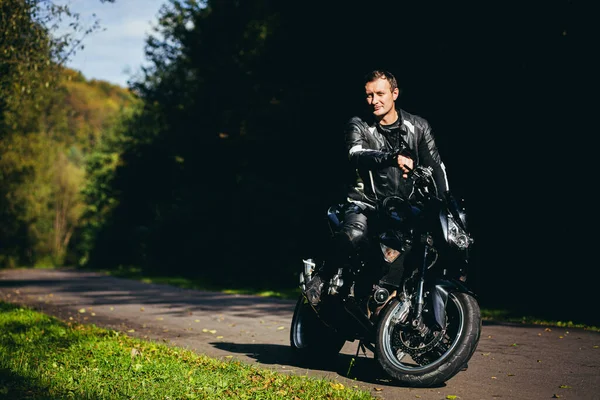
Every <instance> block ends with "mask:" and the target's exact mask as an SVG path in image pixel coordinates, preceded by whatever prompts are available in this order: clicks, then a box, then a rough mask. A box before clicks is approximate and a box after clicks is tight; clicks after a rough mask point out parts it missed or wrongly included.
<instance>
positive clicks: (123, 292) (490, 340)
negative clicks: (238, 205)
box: [0, 269, 600, 400]
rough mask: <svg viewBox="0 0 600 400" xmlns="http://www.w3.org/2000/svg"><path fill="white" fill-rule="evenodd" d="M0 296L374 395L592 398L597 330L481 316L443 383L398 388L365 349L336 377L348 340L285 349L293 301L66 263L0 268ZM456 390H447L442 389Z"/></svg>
mask: <svg viewBox="0 0 600 400" xmlns="http://www.w3.org/2000/svg"><path fill="white" fill-rule="evenodd" d="M0 300H2V301H7V302H12V303H18V304H23V305H27V306H30V307H33V308H35V309H37V310H39V311H41V312H44V313H46V314H50V315H54V316H57V317H59V318H61V319H64V320H69V319H70V318H72V319H74V320H76V321H79V322H82V323H93V324H95V325H97V326H101V327H105V328H109V329H114V330H118V331H123V332H126V333H127V334H128V335H130V336H136V337H140V338H144V339H148V340H156V341H161V342H164V343H168V344H170V345H175V346H180V347H184V348H188V349H190V350H194V351H196V352H198V353H204V354H207V355H209V356H212V357H215V358H220V359H223V360H232V359H237V360H240V361H242V362H247V363H250V364H254V365H257V366H260V367H263V368H271V369H274V370H277V371H279V372H282V373H289V374H298V375H310V376H319V377H326V378H328V379H332V380H335V381H338V382H341V383H342V384H344V385H345V386H349V387H358V388H361V389H365V390H368V391H370V392H371V393H373V395H374V396H377V397H379V398H382V399H422V400H438V399H451V398H457V399H460V400H467V399H469V400H470V399H527V400H531V399H550V398H560V399H586V400H588V399H600V333H597V332H590V331H585V330H582V329H566V328H556V327H543V326H525V325H518V324H495V323H491V322H484V325H483V332H482V336H481V340H480V342H479V346H478V348H477V350H476V352H475V354H474V355H473V358H472V359H471V361H470V362H469V368H468V369H467V370H466V371H463V372H460V373H459V374H458V375H456V376H455V377H454V378H452V379H450V380H449V381H448V382H446V384H445V385H443V386H441V387H437V388H428V389H415V388H406V387H401V386H398V385H396V384H394V382H392V381H390V380H389V379H387V378H386V376H384V375H383V374H382V373H381V372H380V370H379V369H378V368H377V365H376V362H375V360H374V359H373V355H372V354H371V353H370V352H368V351H367V354H366V355H364V354H363V355H362V356H360V357H359V358H358V359H357V362H356V364H355V365H354V367H352V369H351V370H350V375H349V376H346V375H347V373H348V369H349V366H350V361H351V358H352V357H353V356H354V355H355V354H356V349H357V344H358V343H357V342H347V343H346V345H345V346H344V348H343V349H342V352H341V354H340V355H339V356H338V358H337V359H336V360H335V361H334V362H333V363H332V364H330V365H329V366H323V367H322V369H307V368H305V367H303V366H300V365H298V364H296V363H295V362H294V360H293V358H292V355H291V351H290V347H289V332H290V331H289V327H290V322H291V318H292V313H293V310H294V305H295V302H294V301H289V300H280V299H269V298H261V297H256V296H243V295H227V294H222V293H214V292H203V291H196V290H186V289H179V288H174V287H171V286H166V285H158V284H147V283H141V282H137V281H132V280H127V279H119V278H113V277H109V276H104V275H102V274H97V273H90V272H79V271H72V270H40V269H37V270H31V269H16V270H0ZM452 396H456V397H452Z"/></svg>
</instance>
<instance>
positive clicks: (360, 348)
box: [356, 340, 368, 358]
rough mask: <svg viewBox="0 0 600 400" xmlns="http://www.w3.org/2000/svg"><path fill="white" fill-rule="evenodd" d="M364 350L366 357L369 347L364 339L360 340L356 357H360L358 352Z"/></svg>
mask: <svg viewBox="0 0 600 400" xmlns="http://www.w3.org/2000/svg"><path fill="white" fill-rule="evenodd" d="M361 350H362V352H363V354H364V355H365V357H368V356H367V349H366V348H365V344H364V343H363V341H362V340H360V341H359V342H358V347H357V348H356V358H358V353H359V352H360V351H361Z"/></svg>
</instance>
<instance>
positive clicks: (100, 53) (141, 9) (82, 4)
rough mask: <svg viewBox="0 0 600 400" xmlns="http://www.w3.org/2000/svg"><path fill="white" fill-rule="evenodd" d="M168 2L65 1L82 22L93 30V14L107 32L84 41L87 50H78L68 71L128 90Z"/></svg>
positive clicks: (154, 0) (98, 31)
mask: <svg viewBox="0 0 600 400" xmlns="http://www.w3.org/2000/svg"><path fill="white" fill-rule="evenodd" d="M167 2H168V0H115V2H114V3H101V2H100V0H63V1H57V2H56V3H57V4H67V5H69V8H70V10H71V11H72V12H74V13H79V14H80V22H82V23H84V24H86V26H90V25H91V24H92V21H93V17H92V14H96V18H97V19H99V21H100V25H101V27H102V28H106V30H97V31H95V32H94V33H92V34H90V35H88V36H86V37H85V39H84V41H83V44H84V46H85V47H84V49H83V50H79V51H78V52H77V53H76V54H75V55H74V56H72V57H71V61H70V62H68V63H67V66H68V67H69V68H73V69H76V70H79V71H81V72H82V73H83V75H84V76H85V77H86V78H87V79H99V80H105V81H108V82H111V83H115V84H118V85H121V86H123V87H126V86H127V80H128V79H129V78H130V77H131V76H132V75H134V74H135V73H136V72H138V71H139V69H140V67H141V66H142V64H143V63H144V62H145V58H144V46H145V43H146V41H145V39H146V34H148V33H150V32H151V27H152V26H153V25H155V24H156V21H157V20H158V11H159V10H160V7H161V6H162V5H163V4H165V3H167Z"/></svg>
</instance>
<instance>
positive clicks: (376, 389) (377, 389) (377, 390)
mask: <svg viewBox="0 0 600 400" xmlns="http://www.w3.org/2000/svg"><path fill="white" fill-rule="evenodd" d="M373 389H374V390H375V391H376V392H381V391H382V390H383V389H382V388H373Z"/></svg>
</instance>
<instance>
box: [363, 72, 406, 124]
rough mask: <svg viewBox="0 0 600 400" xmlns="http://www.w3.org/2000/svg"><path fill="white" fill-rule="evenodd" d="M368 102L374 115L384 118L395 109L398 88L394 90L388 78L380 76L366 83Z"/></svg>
mask: <svg viewBox="0 0 600 400" xmlns="http://www.w3.org/2000/svg"><path fill="white" fill-rule="evenodd" d="M365 92H366V95H367V103H368V104H369V107H371V109H372V111H373V115H374V116H375V117H376V118H378V119H382V118H383V117H385V116H386V115H387V114H388V113H389V112H390V111H392V110H393V109H394V102H395V101H396V99H397V98H398V88H396V89H394V91H392V87H391V86H390V83H389V82H388V80H387V79H382V78H378V79H376V80H374V81H372V82H368V83H367V84H366V85H365Z"/></svg>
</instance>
